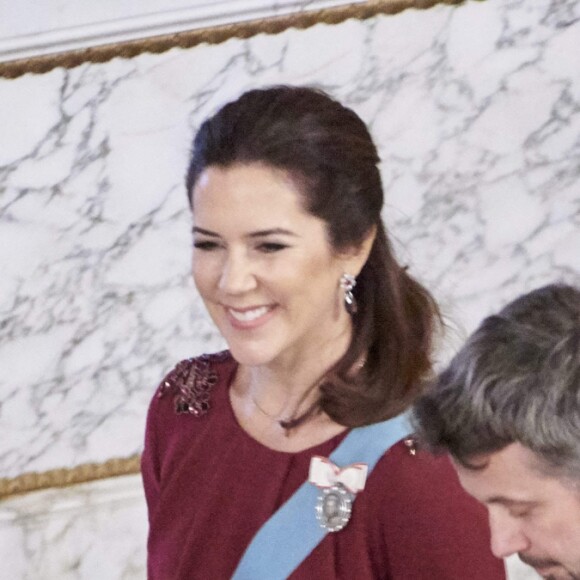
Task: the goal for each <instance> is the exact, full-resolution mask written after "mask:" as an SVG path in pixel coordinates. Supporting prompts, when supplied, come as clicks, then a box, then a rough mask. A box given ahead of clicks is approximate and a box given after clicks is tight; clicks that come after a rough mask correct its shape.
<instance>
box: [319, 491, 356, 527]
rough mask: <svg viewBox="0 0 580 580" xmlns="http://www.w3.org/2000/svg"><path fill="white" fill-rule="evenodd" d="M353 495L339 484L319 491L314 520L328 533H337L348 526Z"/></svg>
mask: <svg viewBox="0 0 580 580" xmlns="http://www.w3.org/2000/svg"><path fill="white" fill-rule="evenodd" d="M353 497H354V496H353V495H352V494H351V493H349V492H348V491H347V489H346V488H345V487H344V486H343V485H341V484H340V483H336V484H334V485H333V486H332V487H327V488H324V489H322V490H321V492H320V494H319V495H318V499H317V501H316V519H317V520H318V522H319V523H320V525H321V526H322V527H323V528H324V529H325V530H327V531H329V532H339V531H340V530H342V528H344V527H345V526H346V524H348V522H349V520H350V515H351V512H352V500H353Z"/></svg>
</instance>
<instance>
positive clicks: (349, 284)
mask: <svg viewBox="0 0 580 580" xmlns="http://www.w3.org/2000/svg"><path fill="white" fill-rule="evenodd" d="M355 286H356V278H355V277H354V276H351V275H350V274H343V275H342V276H341V277H340V287H341V288H342V290H343V292H344V307H345V309H346V311H347V312H348V313H349V314H351V315H352V314H356V312H357V310H358V306H357V303H356V299H355V297H354V295H353V293H352V291H353V289H354V287H355Z"/></svg>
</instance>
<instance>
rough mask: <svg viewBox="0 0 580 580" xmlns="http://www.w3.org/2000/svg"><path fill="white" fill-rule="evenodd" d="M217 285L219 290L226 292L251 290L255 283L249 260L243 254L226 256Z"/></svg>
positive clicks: (233, 292) (234, 292) (235, 292)
mask: <svg viewBox="0 0 580 580" xmlns="http://www.w3.org/2000/svg"><path fill="white" fill-rule="evenodd" d="M218 285H219V288H220V290H222V291H224V292H226V293H227V294H239V293H241V292H247V291H248V290H252V289H253V288H254V287H255V285H256V278H255V275H254V272H253V268H252V264H251V263H250V261H249V260H248V259H247V258H245V257H244V256H239V255H230V256H228V257H227V259H226V261H225V263H224V265H223V268H222V271H221V275H220V279H219V284H218Z"/></svg>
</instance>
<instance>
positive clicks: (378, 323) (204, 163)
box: [186, 86, 438, 426]
mask: <svg viewBox="0 0 580 580" xmlns="http://www.w3.org/2000/svg"><path fill="white" fill-rule="evenodd" d="M378 162H379V157H378V153H377V150H376V147H375V145H374V143H373V141H372V138H371V136H370V134H369V131H368V129H367V127H366V125H365V124H364V123H363V121H362V120H361V119H360V118H359V117H358V116H357V115H356V114H355V113H354V112H353V111H352V110H350V109H348V108H346V107H344V106H343V105H341V104H340V103H338V102H337V101H335V100H334V99H332V98H331V97H330V96H328V95H327V94H325V93H324V92H322V91H319V90H315V89H312V88H306V87H288V86H277V87H271V88H267V89H262V90H252V91H249V92H247V93H245V94H243V95H242V96H241V97H239V98H238V99H237V100H235V101H233V102H231V103H228V104H226V105H225V106H224V107H223V108H221V109H220V110H219V111H218V112H217V113H216V114H215V115H214V116H213V117H211V118H209V119H208V120H206V121H205V122H204V123H203V124H202V126H201V127H200V129H199V131H198V133H197V135H196V136H195V139H194V143H193V151H192V156H191V162H190V166H189V170H188V173H187V179H186V185H187V192H188V196H189V200H190V204H192V193H193V189H194V187H195V184H196V182H197V180H198V178H199V176H200V174H201V173H202V172H203V171H204V170H205V169H206V168H207V167H210V166H218V167H229V166H232V165H235V164H251V163H259V164H262V165H264V166H267V167H272V168H275V169H281V170H284V171H286V172H287V174H288V175H289V177H290V178H291V179H292V180H293V182H294V184H295V185H296V186H297V188H298V190H299V191H300V193H301V196H302V203H303V204H304V207H305V209H306V210H307V211H308V212H309V213H310V214H312V215H314V216H316V217H318V218H320V219H322V220H324V222H325V223H326V226H327V232H328V238H329V241H330V243H331V245H332V247H333V248H334V250H335V251H337V252H340V251H342V250H346V249H349V248H353V247H354V248H356V247H359V246H360V244H361V243H362V242H363V241H364V240H365V239H366V237H367V236H368V235H369V233H370V232H372V229H373V228H376V238H375V241H374V244H373V246H372V249H371V252H370V256H369V258H368V260H367V262H366V264H365V265H364V267H363V269H362V271H361V272H360V275H359V277H358V279H357V286H356V288H355V291H354V294H355V298H356V300H357V302H358V305H359V309H358V312H357V313H356V314H355V315H354V316H353V323H354V333H353V338H352V342H351V344H350V347H349V349H348V351H347V352H346V353H345V355H344V356H343V357H342V359H341V360H340V361H338V363H337V364H336V365H335V366H334V367H333V368H332V369H331V370H330V371H329V372H328V373H327V375H326V376H325V377H324V380H323V382H322V384H321V398H320V406H321V408H322V409H323V410H324V411H325V412H326V413H327V414H328V415H329V416H330V417H331V418H332V419H334V420H335V421H337V422H338V423H341V424H343V425H348V426H357V425H364V424H370V423H374V422H376V421H379V420H382V419H384V418H388V417H391V416H393V415H395V414H397V413H399V412H400V411H402V410H403V409H405V408H407V407H408V406H409V405H410V404H411V402H412V401H413V400H414V399H415V398H416V397H417V395H418V394H419V392H420V390H421V388H422V385H423V383H424V380H423V379H424V377H425V375H426V374H427V373H428V372H429V371H430V369H431V362H430V354H431V345H432V335H433V329H434V326H435V323H436V321H438V311H437V307H436V305H435V303H434V301H433V299H432V297H431V296H430V295H429V293H428V292H427V291H426V290H425V289H424V288H423V287H422V286H421V285H420V284H418V283H417V282H416V281H415V280H413V279H412V278H411V277H410V276H409V275H408V274H407V272H406V271H405V269H404V268H401V267H400V266H399V264H398V263H397V262H396V260H395V258H394V256H393V253H392V250H391V246H390V243H389V241H388V239H387V235H386V232H385V229H384V226H383V224H382V221H381V208H382V206H383V189H382V183H381V176H380V173H379V170H378V167H377V164H378ZM193 209H194V211H195V208H193ZM304 283H305V284H308V280H305V281H304ZM337 284H338V280H337ZM363 359H364V360H365V364H364V366H363V367H362V368H359V369H358V370H356V371H353V368H357V364H356V363H357V362H359V361H361V360H363Z"/></svg>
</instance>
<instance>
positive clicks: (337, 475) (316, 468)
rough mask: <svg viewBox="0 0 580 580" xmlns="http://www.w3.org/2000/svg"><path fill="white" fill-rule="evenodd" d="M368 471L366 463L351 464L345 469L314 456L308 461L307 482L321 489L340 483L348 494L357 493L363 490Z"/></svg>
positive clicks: (326, 458) (324, 458)
mask: <svg viewBox="0 0 580 580" xmlns="http://www.w3.org/2000/svg"><path fill="white" fill-rule="evenodd" d="M368 469H369V468H368V465H367V464H366V463H351V464H350V465H347V466H346V467H338V465H335V464H334V463H332V461H330V459H328V457H320V456H318V455H315V456H314V457H313V458H312V459H311V460H310V471H309V473H308V481H309V482H310V483H313V484H314V485H316V486H317V487H321V488H326V487H332V486H333V485H336V484H337V483H340V484H342V485H344V487H345V488H346V489H347V490H348V491H349V492H350V493H358V492H359V491H362V490H363V489H364V488H365V483H366V480H367V473H368Z"/></svg>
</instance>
